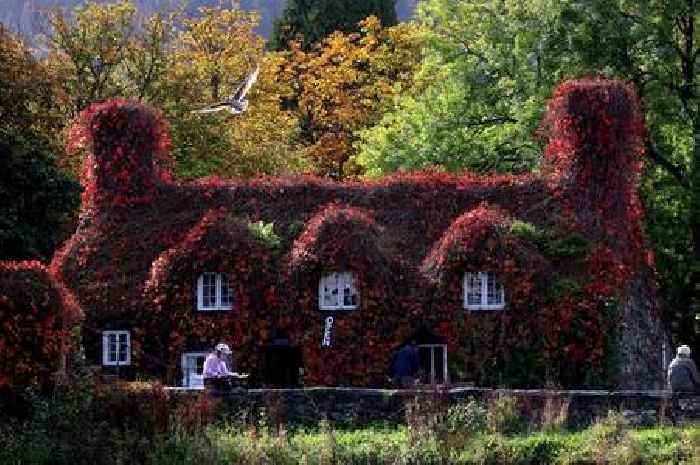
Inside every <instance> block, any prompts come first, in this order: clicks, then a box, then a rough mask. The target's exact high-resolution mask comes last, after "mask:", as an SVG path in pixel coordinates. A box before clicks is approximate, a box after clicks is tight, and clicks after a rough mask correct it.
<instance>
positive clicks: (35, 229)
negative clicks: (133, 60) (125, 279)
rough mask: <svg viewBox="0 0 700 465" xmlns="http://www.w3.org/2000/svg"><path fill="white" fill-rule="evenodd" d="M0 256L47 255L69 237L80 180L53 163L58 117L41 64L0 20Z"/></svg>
mask: <svg viewBox="0 0 700 465" xmlns="http://www.w3.org/2000/svg"><path fill="white" fill-rule="evenodd" d="M0 88H1V89H3V91H2V92H0V115H2V119H3V124H2V125H0V173H1V174H0V208H1V210H2V215H0V257H1V258H3V259H41V260H47V259H49V258H50V257H51V255H52V254H53V251H54V248H55V247H56V246H57V245H58V243H59V242H60V241H61V240H63V239H65V238H66V237H67V234H68V233H69V231H68V229H69V227H68V226H67V225H68V224H70V219H71V217H72V213H73V212H75V211H76V209H77V206H78V192H79V187H78V184H77V183H76V182H75V181H74V180H72V179H71V178H69V177H68V176H67V175H66V174H65V173H64V172H62V171H61V170H60V169H59V168H58V167H57V165H56V160H57V157H56V154H57V153H59V152H60V150H61V149H60V146H59V144H57V142H56V137H55V136H56V133H57V132H58V130H59V129H60V118H58V117H57V116H56V114H55V113H54V111H53V101H54V95H53V91H52V84H51V81H50V79H49V78H48V76H47V74H46V70H45V69H44V68H43V66H42V65H41V64H39V63H37V62H36V61H35V60H34V58H33V57H32V56H31V55H30V53H29V52H28V51H27V50H26V49H25V48H24V46H23V44H22V43H21V42H20V41H18V40H17V39H15V38H14V37H12V36H10V35H9V34H8V33H7V31H6V30H4V29H3V28H2V26H1V25H0Z"/></svg>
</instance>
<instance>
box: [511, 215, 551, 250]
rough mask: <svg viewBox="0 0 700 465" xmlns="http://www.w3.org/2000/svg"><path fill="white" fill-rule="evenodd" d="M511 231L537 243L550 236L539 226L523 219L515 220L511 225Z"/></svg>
mask: <svg viewBox="0 0 700 465" xmlns="http://www.w3.org/2000/svg"><path fill="white" fill-rule="evenodd" d="M510 232H511V233H512V234H515V235H516V236H518V237H522V238H523V239H525V240H528V241H530V242H533V243H535V244H539V243H542V242H543V241H545V240H546V239H547V238H549V236H550V235H549V234H548V233H547V232H546V231H544V230H543V229H542V228H540V227H539V226H537V225H534V224H532V223H529V222H527V221H522V220H513V222H512V223H511V225H510Z"/></svg>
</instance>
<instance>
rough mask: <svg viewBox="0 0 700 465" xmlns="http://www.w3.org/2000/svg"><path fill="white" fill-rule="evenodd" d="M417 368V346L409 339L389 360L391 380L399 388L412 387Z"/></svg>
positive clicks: (414, 383)
mask: <svg viewBox="0 0 700 465" xmlns="http://www.w3.org/2000/svg"><path fill="white" fill-rule="evenodd" d="M418 368H419V361H418V347H416V342H415V341H414V340H412V339H411V340H410V341H408V343H407V344H405V345H404V346H403V347H402V348H401V349H400V350H399V351H398V352H397V353H396V355H394V359H393V360H392V362H391V380H392V382H393V383H394V384H395V385H397V386H399V387H401V388H404V389H408V388H412V387H414V386H415V385H416V375H417V374H418Z"/></svg>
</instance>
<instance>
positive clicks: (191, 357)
mask: <svg viewBox="0 0 700 465" xmlns="http://www.w3.org/2000/svg"><path fill="white" fill-rule="evenodd" d="M207 355H209V354H208V353H206V352H186V353H184V354H182V385H183V386H185V387H189V388H196V389H204V361H205V360H206V359H207Z"/></svg>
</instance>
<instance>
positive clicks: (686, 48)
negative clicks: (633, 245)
mask: <svg viewBox="0 0 700 465" xmlns="http://www.w3.org/2000/svg"><path fill="white" fill-rule="evenodd" d="M566 20H567V28H565V29H564V30H565V31H566V34H565V36H564V37H563V40H564V41H566V43H569V44H570V46H571V49H572V54H571V56H572V57H575V59H576V60H578V61H579V64H578V66H580V67H582V68H583V69H586V70H588V71H589V72H592V73H599V74H604V75H607V76H612V77H618V78H622V79H628V80H630V81H632V82H633V83H634V84H635V85H636V86H637V88H638V91H639V93H640V95H641V96H642V98H643V99H644V102H645V104H646V112H647V114H646V122H647V127H648V138H647V143H646V153H647V157H646V160H647V168H646V173H645V177H644V182H643V191H642V192H643V195H644V202H645V205H646V211H647V218H646V229H647V232H648V235H649V237H650V239H651V242H652V245H653V247H654V250H655V252H656V257H657V260H656V262H657V268H658V270H659V271H660V272H661V275H662V280H663V281H662V284H663V285H662V294H663V296H664V298H665V301H666V303H667V305H668V308H667V310H670V312H666V315H667V317H669V321H670V323H671V326H672V329H673V333H674V335H675V336H676V338H677V340H678V342H682V341H685V342H688V341H693V340H694V342H695V343H696V345H697V343H698V342H700V340H699V339H698V334H699V333H700V332H699V331H698V329H697V328H698V324H699V323H700V319H699V318H698V316H700V287H699V286H700V91H699V90H698V85H699V84H700V66H698V58H699V57H700V36H699V34H700V3H699V2H696V1H694V0H673V1H670V2H669V1H660V0H639V1H637V0H635V1H629V0H614V1H607V0H605V1H604V0H595V1H592V2H587V3H581V2H571V3H570V5H568V7H567V9H566ZM689 309H691V310H689Z"/></svg>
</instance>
